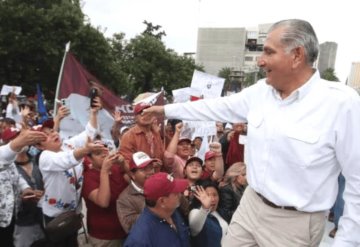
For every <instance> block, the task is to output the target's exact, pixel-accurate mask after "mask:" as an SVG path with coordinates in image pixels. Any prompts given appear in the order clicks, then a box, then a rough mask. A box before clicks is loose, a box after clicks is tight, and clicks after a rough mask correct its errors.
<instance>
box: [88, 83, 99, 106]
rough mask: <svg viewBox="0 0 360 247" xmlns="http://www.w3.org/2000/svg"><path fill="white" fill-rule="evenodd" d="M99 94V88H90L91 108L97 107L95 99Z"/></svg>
mask: <svg viewBox="0 0 360 247" xmlns="http://www.w3.org/2000/svg"><path fill="white" fill-rule="evenodd" d="M97 95H98V93H97V89H96V88H94V87H93V88H91V89H90V95H89V96H90V107H91V108H94V107H95V101H94V99H95V97H96V96H97Z"/></svg>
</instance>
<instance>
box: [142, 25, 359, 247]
mask: <svg viewBox="0 0 360 247" xmlns="http://www.w3.org/2000/svg"><path fill="white" fill-rule="evenodd" d="M318 51H319V44H318V40H317V37H316V34H315V32H314V30H313V28H312V26H311V25H310V23H308V22H306V21H303V20H296V19H292V20H283V21H280V22H278V23H275V24H274V25H273V26H272V27H271V28H270V30H269V33H268V37H267V39H266V41H265V44H264V51H263V53H262V55H261V56H260V58H259V60H258V65H259V66H260V67H261V68H262V69H263V70H264V71H265V72H266V79H262V80H260V81H258V82H257V83H256V84H255V85H253V86H251V87H248V88H246V89H244V90H243V91H241V92H240V93H238V94H234V95H231V96H229V97H223V98H220V99H216V100H200V101H195V102H190V103H181V104H172V105H166V106H165V107H160V106H157V107H152V108H149V109H146V111H145V113H157V114H164V113H165V116H166V117H167V118H179V119H183V120H206V121H210V120H212V121H221V122H232V123H237V122H248V132H247V140H248V142H247V157H248V158H247V169H248V172H247V179H248V183H249V186H248V187H247V189H246V191H245V192H244V196H243V197H242V200H241V203H240V205H239V207H238V209H237V210H236V212H235V213H234V216H233V218H232V221H231V223H230V226H229V230H228V233H227V236H226V237H225V239H224V242H223V246H226V247H227V246H255V245H258V246H287V247H289V246H318V245H319V243H320V241H321V238H322V235H323V231H324V225H325V213H326V211H327V210H329V209H330V208H331V206H332V205H333V204H334V201H335V199H336V195H337V191H338V182H337V178H338V175H339V173H340V171H341V172H342V173H343V175H344V177H345V179H346V186H345V192H344V200H345V210H344V214H343V216H342V218H341V219H340V223H339V229H338V232H337V234H336V238H335V243H334V246H359V245H360V235H359V234H358V233H359V231H360V186H359V184H360V166H359V162H360V152H359V151H358V150H359V149H360V128H359V126H360V97H359V95H358V94H357V93H356V92H355V91H354V90H352V89H351V88H349V87H347V86H345V85H344V84H342V83H335V82H329V81H326V80H323V79H321V78H320V74H319V71H318V70H316V69H314V68H313V63H314V62H315V60H316V58H317V56H318Z"/></svg>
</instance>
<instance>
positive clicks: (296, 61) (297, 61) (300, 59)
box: [291, 46, 306, 69]
mask: <svg viewBox="0 0 360 247" xmlns="http://www.w3.org/2000/svg"><path fill="white" fill-rule="evenodd" d="M291 52H292V55H293V64H292V68H293V69H296V68H298V67H299V66H300V65H301V64H303V63H306V61H305V59H306V56H305V48H304V47H303V46H298V47H295V48H294V49H293V50H292V51H291Z"/></svg>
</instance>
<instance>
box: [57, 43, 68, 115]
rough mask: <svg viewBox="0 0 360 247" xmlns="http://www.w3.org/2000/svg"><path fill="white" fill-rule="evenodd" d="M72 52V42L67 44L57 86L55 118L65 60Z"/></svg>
mask: <svg viewBox="0 0 360 247" xmlns="http://www.w3.org/2000/svg"><path fill="white" fill-rule="evenodd" d="M69 50H70V41H69V42H67V43H66V45H65V53H64V57H63V60H62V63H61V67H60V73H59V77H58V82H57V85H56V92H55V99H54V117H55V116H56V111H57V107H56V104H57V101H58V100H59V99H58V97H59V90H60V83H61V79H62V76H63V71H64V64H65V59H66V54H67V53H68V52H69Z"/></svg>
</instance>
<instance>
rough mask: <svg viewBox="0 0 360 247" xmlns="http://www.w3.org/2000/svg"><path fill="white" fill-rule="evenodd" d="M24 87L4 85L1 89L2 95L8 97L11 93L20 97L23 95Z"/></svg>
mask: <svg viewBox="0 0 360 247" xmlns="http://www.w3.org/2000/svg"><path fill="white" fill-rule="evenodd" d="M21 90H22V87H19V86H9V85H3V86H2V88H1V93H0V95H8V94H9V93H12V92H14V93H15V94H16V95H19V94H20V93H21Z"/></svg>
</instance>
